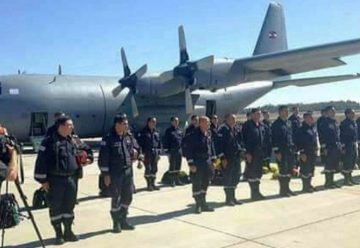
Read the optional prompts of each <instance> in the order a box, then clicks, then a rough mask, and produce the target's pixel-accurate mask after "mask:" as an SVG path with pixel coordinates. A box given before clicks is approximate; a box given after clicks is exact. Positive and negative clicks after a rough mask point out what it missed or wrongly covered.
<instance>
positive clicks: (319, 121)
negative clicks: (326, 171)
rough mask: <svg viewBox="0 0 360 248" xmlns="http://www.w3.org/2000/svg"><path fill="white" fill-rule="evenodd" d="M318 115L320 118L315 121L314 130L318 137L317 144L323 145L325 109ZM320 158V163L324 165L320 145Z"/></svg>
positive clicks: (323, 156)
mask: <svg viewBox="0 0 360 248" xmlns="http://www.w3.org/2000/svg"><path fill="white" fill-rule="evenodd" d="M320 113H321V116H320V117H319V118H318V119H317V121H316V129H317V132H318V136H319V143H320V144H324V135H323V133H324V132H323V129H324V128H323V124H324V121H325V119H326V111H325V109H322V110H321V112H320ZM320 158H321V163H322V164H324V165H325V154H324V147H321V145H320Z"/></svg>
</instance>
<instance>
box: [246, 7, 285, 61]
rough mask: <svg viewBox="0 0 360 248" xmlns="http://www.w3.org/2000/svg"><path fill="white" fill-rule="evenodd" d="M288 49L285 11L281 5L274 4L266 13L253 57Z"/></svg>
mask: <svg viewBox="0 0 360 248" xmlns="http://www.w3.org/2000/svg"><path fill="white" fill-rule="evenodd" d="M287 49H288V45H287V37H286V26H285V15H284V10H283V7H282V5H281V4H279V3H276V2H272V3H270V5H269V8H268V10H267V12H266V16H265V19H264V22H263V25H262V28H261V31H260V35H259V37H258V40H257V43H256V46H255V49H254V53H253V55H259V54H266V53H272V52H277V51H284V50H287Z"/></svg>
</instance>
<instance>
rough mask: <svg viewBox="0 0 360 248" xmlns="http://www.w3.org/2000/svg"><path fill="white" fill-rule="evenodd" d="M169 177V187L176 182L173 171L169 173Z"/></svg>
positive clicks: (173, 185)
mask: <svg viewBox="0 0 360 248" xmlns="http://www.w3.org/2000/svg"><path fill="white" fill-rule="evenodd" d="M169 177H170V183H169V185H170V186H171V187H175V185H176V183H175V174H174V173H169Z"/></svg>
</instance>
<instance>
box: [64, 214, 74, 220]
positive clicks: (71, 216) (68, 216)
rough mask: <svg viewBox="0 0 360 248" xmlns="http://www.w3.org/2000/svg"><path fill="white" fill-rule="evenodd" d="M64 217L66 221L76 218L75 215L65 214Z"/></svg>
mask: <svg viewBox="0 0 360 248" xmlns="http://www.w3.org/2000/svg"><path fill="white" fill-rule="evenodd" d="M62 216H63V218H65V219H70V218H74V215H73V214H63V215H62Z"/></svg>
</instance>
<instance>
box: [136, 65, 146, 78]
mask: <svg viewBox="0 0 360 248" xmlns="http://www.w3.org/2000/svg"><path fill="white" fill-rule="evenodd" d="M146 72H147V64H145V65H143V66H141V67H140V69H139V70H137V71H136V72H135V75H136V78H138V79H139V78H141V77H142V76H144V75H145V73H146Z"/></svg>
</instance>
